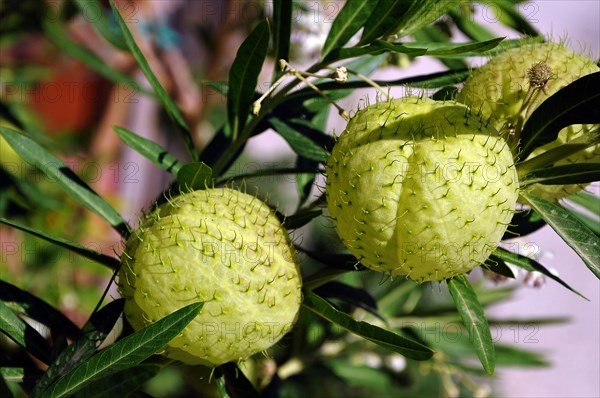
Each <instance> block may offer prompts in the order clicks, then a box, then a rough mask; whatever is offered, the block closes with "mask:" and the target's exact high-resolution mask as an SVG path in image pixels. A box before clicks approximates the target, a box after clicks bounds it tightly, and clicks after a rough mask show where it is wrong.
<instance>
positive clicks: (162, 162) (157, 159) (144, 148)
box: [114, 126, 181, 175]
mask: <svg viewBox="0 0 600 398" xmlns="http://www.w3.org/2000/svg"><path fill="white" fill-rule="evenodd" d="M114 129H115V131H116V132H117V135H118V136H119V138H121V139H122V140H123V142H124V143H126V144H127V145H128V146H129V147H130V148H133V149H135V150H136V151H137V152H139V153H140V154H141V155H142V156H144V157H145V158H146V159H148V160H150V161H151V162H152V163H154V164H155V165H157V166H158V167H160V168H161V169H163V170H165V171H168V172H169V173H173V174H175V175H177V172H178V171H179V169H180V168H181V163H180V162H179V160H177V158H176V157H175V156H173V155H171V154H170V153H169V152H167V150H166V149H165V148H163V147H161V146H160V145H158V144H157V143H156V142H154V141H151V140H149V139H147V138H144V137H142V136H140V135H138V134H136V133H134V132H133V131H131V130H128V129H126V128H123V127H118V126H115V127H114Z"/></svg>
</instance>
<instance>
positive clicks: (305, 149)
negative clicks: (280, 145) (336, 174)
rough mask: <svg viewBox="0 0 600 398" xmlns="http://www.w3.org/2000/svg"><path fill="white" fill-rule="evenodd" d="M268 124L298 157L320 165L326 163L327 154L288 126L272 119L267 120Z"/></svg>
mask: <svg viewBox="0 0 600 398" xmlns="http://www.w3.org/2000/svg"><path fill="white" fill-rule="evenodd" d="M269 123H271V124H272V125H273V128H274V129H275V131H276V132H277V133H278V134H279V135H281V136H282V137H283V138H284V139H285V140H286V141H287V143H288V144H289V145H290V147H292V150H293V151H294V152H296V153H297V154H298V155H300V156H302V157H304V158H306V159H309V160H314V161H316V162H322V163H325V162H327V159H329V152H327V151H326V150H325V149H323V148H322V147H320V146H318V145H317V144H315V142H314V141H312V140H311V139H310V138H308V137H306V136H305V135H303V134H302V133H301V132H299V131H297V130H296V129H294V128H293V127H291V126H290V125H288V124H286V123H284V122H283V121H281V120H279V119H277V118H274V117H272V118H270V119H269Z"/></svg>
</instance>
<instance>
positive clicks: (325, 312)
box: [302, 290, 433, 360]
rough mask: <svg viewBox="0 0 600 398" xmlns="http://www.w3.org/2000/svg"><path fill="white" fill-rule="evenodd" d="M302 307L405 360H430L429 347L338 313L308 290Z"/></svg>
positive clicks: (431, 353)
mask: <svg viewBox="0 0 600 398" xmlns="http://www.w3.org/2000/svg"><path fill="white" fill-rule="evenodd" d="M302 305H304V306H305V307H306V308H307V309H309V310H310V311H312V312H314V313H315V314H317V315H319V316H320V317H321V318H323V319H326V320H328V321H329V322H332V323H334V324H336V325H338V326H340V327H342V328H343V329H346V330H347V331H349V332H351V333H354V334H356V335H358V336H360V337H362V338H364V339H366V340H369V341H371V342H373V343H375V344H377V345H380V346H382V347H384V348H387V349H388V350H391V351H394V352H397V353H399V354H402V355H404V356H406V357H407V358H411V359H416V360H425V359H429V358H431V356H432V355H433V351H432V350H431V349H430V348H429V347H427V346H424V345H423V344H421V343H419V342H417V341H415V340H413V339H409V338H407V337H404V336H402V335H399V334H396V333H393V332H390V331H388V330H385V329H382V328H380V327H377V326H375V325H371V324H370V323H367V322H362V321H357V320H355V319H354V318H352V317H351V316H350V315H348V314H345V313H343V312H341V311H338V310H337V309H335V308H334V307H333V306H332V305H331V304H329V303H328V302H327V301H326V300H324V299H322V298H321V297H319V296H318V295H316V294H315V293H313V292H311V291H310V290H305V291H304V302H303V303H302Z"/></svg>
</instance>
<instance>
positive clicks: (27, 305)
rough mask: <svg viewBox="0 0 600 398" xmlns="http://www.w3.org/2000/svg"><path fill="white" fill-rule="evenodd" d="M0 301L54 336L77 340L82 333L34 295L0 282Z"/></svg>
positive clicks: (62, 315)
mask: <svg viewBox="0 0 600 398" xmlns="http://www.w3.org/2000/svg"><path fill="white" fill-rule="evenodd" d="M0 301H2V302H4V303H5V304H6V305H7V306H8V307H10V308H12V309H13V310H15V311H17V312H20V313H23V314H25V315H26V316H27V317H29V318H31V319H33V320H35V321H37V322H40V323H42V324H44V325H46V326H47V327H48V328H50V332H51V334H52V335H53V336H61V335H62V336H65V337H67V338H69V339H75V338H77V337H78V336H80V334H81V331H80V330H79V328H78V327H77V326H76V325H75V324H74V323H73V322H71V320H70V319H69V318H67V317H66V316H65V315H64V314H63V313H62V312H60V311H59V310H57V309H56V308H54V307H52V306H51V305H50V304H48V303H46V302H45V301H44V300H41V299H40V298H38V297H36V296H34V295H33V294H31V293H29V292H27V291H25V290H22V289H19V288H18V287H16V286H14V285H11V284H10V283H8V282H5V281H3V280H0Z"/></svg>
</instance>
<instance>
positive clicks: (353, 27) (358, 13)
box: [321, 0, 377, 59]
mask: <svg viewBox="0 0 600 398" xmlns="http://www.w3.org/2000/svg"><path fill="white" fill-rule="evenodd" d="M376 6H377V2H376V1H364V0H348V1H346V4H345V5H344V8H342V10H341V11H340V13H339V14H338V15H337V17H336V18H335V20H334V21H333V24H332V25H331V29H330V30H329V34H328V35H327V39H326V40H325V44H324V45H323V49H322V50H321V59H324V58H325V57H326V56H327V55H328V54H329V53H330V52H331V50H335V49H338V48H341V47H342V46H343V45H344V44H346V43H347V42H348V40H350V39H351V38H352V36H354V34H355V33H356V32H358V30H359V29H360V28H361V27H362V26H363V25H364V23H365V22H366V21H367V19H368V18H369V15H371V13H372V12H373V9H374V8H375V7H376Z"/></svg>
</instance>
